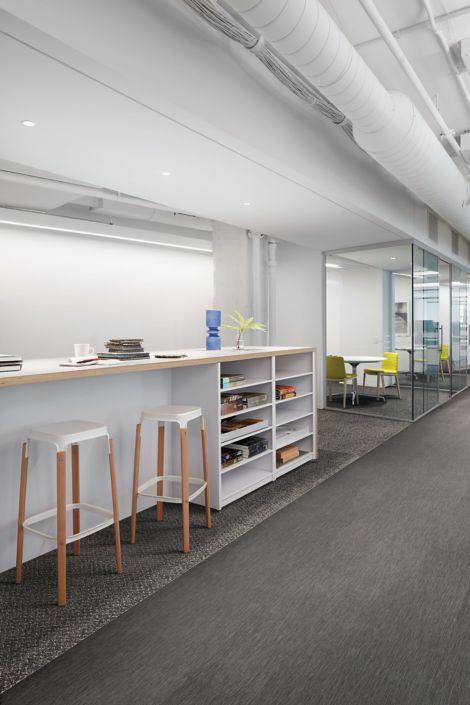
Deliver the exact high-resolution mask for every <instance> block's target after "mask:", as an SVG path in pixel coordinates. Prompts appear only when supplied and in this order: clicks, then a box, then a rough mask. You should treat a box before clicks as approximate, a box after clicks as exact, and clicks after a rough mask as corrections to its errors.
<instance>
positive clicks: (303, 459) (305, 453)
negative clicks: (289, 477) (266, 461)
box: [276, 450, 313, 477]
mask: <svg viewBox="0 0 470 705" xmlns="http://www.w3.org/2000/svg"><path fill="white" fill-rule="evenodd" d="M309 460H313V452H312V451H311V450H301V451H300V455H299V456H298V457H297V458H294V459H293V460H290V461H289V462H288V463H284V464H283V465H278V464H276V477H280V476H281V475H284V473H286V472H289V470H293V469H294V468H296V467H298V466H299V465H303V464H304V463H307V462H308V461H309Z"/></svg>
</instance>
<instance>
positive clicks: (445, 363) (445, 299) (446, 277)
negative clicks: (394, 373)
mask: <svg viewBox="0 0 470 705" xmlns="http://www.w3.org/2000/svg"><path fill="white" fill-rule="evenodd" d="M450 270H451V267H450V264H449V263H448V262H444V260H442V259H440V260H439V388H440V390H441V394H442V395H444V400H445V399H447V398H448V397H449V396H450V390H451V374H450V362H451V361H450V351H451V323H450V321H451V318H450V314H451V294H450V291H451V288H452V287H451V284H452V282H451V276H450V275H451V271H450Z"/></svg>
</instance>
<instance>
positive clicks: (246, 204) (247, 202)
mask: <svg viewBox="0 0 470 705" xmlns="http://www.w3.org/2000/svg"><path fill="white" fill-rule="evenodd" d="M243 205H244V206H251V203H250V202H249V201H245V202H244V203H243Z"/></svg>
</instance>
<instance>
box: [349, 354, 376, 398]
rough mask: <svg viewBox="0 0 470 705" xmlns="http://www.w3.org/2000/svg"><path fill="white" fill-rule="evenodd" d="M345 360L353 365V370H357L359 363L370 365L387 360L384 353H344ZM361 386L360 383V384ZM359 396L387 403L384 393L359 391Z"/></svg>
mask: <svg viewBox="0 0 470 705" xmlns="http://www.w3.org/2000/svg"><path fill="white" fill-rule="evenodd" d="M343 360H344V361H345V362H347V363H348V365H351V367H352V368H353V372H356V370H357V367H358V365H369V364H374V363H378V362H383V361H384V360H386V358H385V357H383V356H382V355H343ZM358 387H359V384H358ZM358 396H361V397H363V398H365V399H375V400H376V401H381V402H382V403H384V404H385V403H386V401H387V400H386V398H385V397H384V396H382V395H379V396H377V395H376V394H360V395H359V391H358Z"/></svg>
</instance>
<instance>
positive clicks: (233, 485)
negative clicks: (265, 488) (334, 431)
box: [172, 352, 317, 509]
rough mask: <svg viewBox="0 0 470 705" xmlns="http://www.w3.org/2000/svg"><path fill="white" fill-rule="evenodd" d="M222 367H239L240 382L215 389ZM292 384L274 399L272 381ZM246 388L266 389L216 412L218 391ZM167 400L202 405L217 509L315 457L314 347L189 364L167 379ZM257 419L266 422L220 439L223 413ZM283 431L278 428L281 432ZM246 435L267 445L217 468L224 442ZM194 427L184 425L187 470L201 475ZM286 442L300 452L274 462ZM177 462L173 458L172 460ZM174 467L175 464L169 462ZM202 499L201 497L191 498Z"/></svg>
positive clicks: (176, 454)
mask: <svg viewBox="0 0 470 705" xmlns="http://www.w3.org/2000/svg"><path fill="white" fill-rule="evenodd" d="M224 373H225V374H227V373H242V374H244V375H245V377H246V381H245V382H244V384H243V385H240V386H235V387H230V388H226V389H220V377H221V375H222V374H224ZM281 380H282V383H284V384H293V385H295V386H296V388H297V393H298V396H296V397H292V398H291V399H286V400H284V401H281V402H276V393H275V387H276V382H281ZM246 389H249V391H250V392H253V391H260V392H264V393H265V394H267V395H268V399H267V402H266V403H263V404H261V405H260V406H258V407H255V408H251V409H243V410H241V411H237V412H235V413H231V414H225V415H221V413H220V400H221V394H223V393H226V392H233V393H237V392H239V391H244V390H246ZM172 399H173V403H181V404H183V403H184V404H197V405H198V406H202V409H203V413H204V415H205V416H206V419H207V428H208V443H209V466H210V473H211V477H210V480H211V505H212V507H213V508H214V509H222V508H223V507H224V506H226V505H227V504H230V503H231V502H233V501H235V500H236V499H239V498H240V497H243V496H244V495H246V494H248V493H249V492H252V491H253V490H255V489H257V488H259V487H261V486H262V485H265V484H267V483H268V482H273V481H275V480H276V479H277V478H278V477H281V476H282V475H284V474H285V473H287V472H289V471H290V470H293V469H294V468H296V467H298V466H299V465H303V464H304V463H306V462H308V461H310V460H313V459H315V458H316V457H317V435H316V428H317V419H316V413H317V412H316V403H315V353H314V352H299V353H292V352H289V353H276V354H272V353H271V354H270V353H267V354H266V356H263V357H256V358H251V359H250V358H248V359H247V358H245V357H240V359H239V360H236V361H230V362H217V363H214V364H209V365H204V366H201V367H199V368H198V371H197V374H195V370H194V369H191V368H188V369H186V370H185V369H180V370H178V373H177V374H175V375H174V376H173V379H172ZM232 416H236V417H242V416H247V417H249V418H257V419H263V420H265V421H266V423H267V425H266V427H265V428H263V429H261V430H250V429H247V431H246V432H245V433H241V434H240V436H238V437H237V438H236V439H230V440H226V439H224V438H223V434H222V433H221V430H220V424H221V421H222V420H223V419H224V418H228V417H232ZM294 423H295V424H297V426H298V427H299V428H298V429H297V433H291V434H290V436H289V438H287V437H286V436H285V431H286V430H288V428H289V424H290V425H291V427H292V424H294ZM283 432H284V433H283ZM250 436H263V437H264V438H266V439H267V441H268V449H267V450H266V451H265V452H263V453H260V454H259V455H255V456H253V457H251V458H247V459H245V460H243V461H240V462H239V463H235V464H234V465H230V466H228V467H227V468H222V466H221V458H220V451H221V448H222V447H223V446H224V445H226V444H228V443H233V442H236V441H237V440H242V439H244V438H248V437H250ZM200 443H201V442H200V433H199V427H198V424H197V423H194V424H190V425H189V444H190V447H189V450H190V462H191V475H195V476H198V475H201V476H202V465H201V462H200V453H201V450H200ZM289 443H295V444H296V445H298V446H299V448H300V451H301V455H300V456H299V457H298V458H295V459H294V460H293V461H291V462H289V463H286V464H285V465H282V466H280V467H277V465H276V450H277V449H278V448H282V447H283V446H285V445H288V444H289ZM172 450H173V457H175V458H176V459H178V457H179V446H178V438H177V436H176V435H175V437H174V439H173V449H172ZM176 462H177V463H178V460H176ZM175 472H178V468H177V467H176V468H175ZM196 501H197V502H198V503H202V498H201V499H199V498H198V499H197V500H196Z"/></svg>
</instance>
